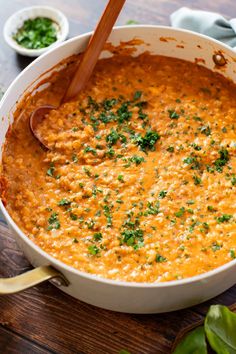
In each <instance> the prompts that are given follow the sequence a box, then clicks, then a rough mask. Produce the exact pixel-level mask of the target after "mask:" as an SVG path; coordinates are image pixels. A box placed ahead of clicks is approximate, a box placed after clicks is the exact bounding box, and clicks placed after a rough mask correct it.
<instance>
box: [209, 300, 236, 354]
mask: <svg viewBox="0 0 236 354" xmlns="http://www.w3.org/2000/svg"><path fill="white" fill-rule="evenodd" d="M204 328H205V332H206V336H207V339H208V342H209V343H210V345H211V347H212V349H214V350H215V351H216V353H217V354H235V353H236V314H235V313H233V312H232V311H230V310H229V309H228V308H227V307H226V306H223V305H212V306H211V307H210V309H209V311H208V313H207V315H206V319H205V322H204Z"/></svg>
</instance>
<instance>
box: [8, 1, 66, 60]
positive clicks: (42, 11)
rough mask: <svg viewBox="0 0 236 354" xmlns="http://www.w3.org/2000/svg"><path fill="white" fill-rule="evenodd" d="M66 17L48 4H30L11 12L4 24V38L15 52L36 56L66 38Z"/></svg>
mask: <svg viewBox="0 0 236 354" xmlns="http://www.w3.org/2000/svg"><path fill="white" fill-rule="evenodd" d="M68 32H69V24H68V20H67V18H66V17H65V16H64V15H63V14H62V13H61V12H60V11H58V10H56V9H53V8H52V7H48V6H32V7H28V8H25V9H23V10H21V11H19V12H16V13H15V14H13V15H12V16H11V17H10V18H9V19H8V20H7V22H6V24H5V26H4V38H5V41H6V42H7V44H8V45H9V46H10V47H12V48H13V49H14V50H15V51H16V52H17V53H19V54H22V55H26V56H32V57H36V56H39V55H40V54H42V53H44V52H45V51H46V50H48V49H49V48H51V47H52V46H54V45H55V44H56V43H59V42H62V41H64V40H65V39H66V37H67V35H68Z"/></svg>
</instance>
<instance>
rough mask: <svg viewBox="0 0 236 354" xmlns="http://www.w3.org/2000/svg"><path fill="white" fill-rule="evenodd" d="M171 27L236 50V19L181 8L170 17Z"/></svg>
mask: <svg viewBox="0 0 236 354" xmlns="http://www.w3.org/2000/svg"><path fill="white" fill-rule="evenodd" d="M170 21H171V25H172V26H173V27H176V28H184V29H187V30H191V31H194V32H198V33H202V34H205V35H207V36H209V37H212V38H215V39H217V40H219V41H221V42H223V43H225V44H227V45H229V46H230V47H233V48H235V49H236V19H231V20H227V19H226V18H225V17H223V16H222V15H220V14H217V13H214V12H208V11H201V10H191V9H189V8H187V7H181V8H180V9H179V10H177V11H175V12H173V13H172V14H171V16H170Z"/></svg>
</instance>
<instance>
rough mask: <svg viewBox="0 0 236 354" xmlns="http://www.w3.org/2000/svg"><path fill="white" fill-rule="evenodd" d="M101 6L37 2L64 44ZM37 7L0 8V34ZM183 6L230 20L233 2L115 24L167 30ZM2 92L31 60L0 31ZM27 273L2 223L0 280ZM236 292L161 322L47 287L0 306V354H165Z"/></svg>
mask: <svg viewBox="0 0 236 354" xmlns="http://www.w3.org/2000/svg"><path fill="white" fill-rule="evenodd" d="M105 3H106V0H96V1H94V0H68V1H65V0H41V1H40V4H45V5H51V6H56V7H57V8H59V9H60V10H62V11H63V12H64V13H65V14H66V15H67V16H68V18H69V21H70V37H72V36H75V35H77V34H80V33H83V32H85V31H90V30H92V29H93V28H94V25H95V23H96V21H97V20H98V18H99V16H100V14H101V12H102V10H103V7H104V5H105ZM38 4H39V2H38V0H12V1H5V0H0V6H1V11H0V29H2V27H3V24H4V22H5V20H6V19H7V17H8V16H9V15H10V14H11V13H13V12H14V11H16V10H18V9H21V8H22V7H24V6H29V5H38ZM181 6H190V7H194V8H197V9H204V10H210V11H215V12H220V13H222V14H223V15H225V16H229V17H230V16H232V14H233V13H236V2H235V1H234V0H218V1H215V2H213V1H208V2H206V1H203V0H196V1H193V0H158V1H157V0H127V3H126V5H125V8H124V10H123V12H122V14H121V15H120V17H119V19H118V21H117V24H119V25H122V24H125V23H126V22H127V21H128V20H130V19H132V20H136V21H138V22H140V23H149V24H163V25H168V24H169V15H170V14H171V13H172V12H173V11H175V10H177V9H178V8H179V7H181ZM0 43H1V51H0V88H3V89H4V90H5V89H6V88H7V87H8V85H9V84H10V82H11V81H12V80H13V79H14V78H15V77H16V75H17V74H18V73H19V72H20V71H21V70H22V69H23V68H24V67H25V66H26V65H28V64H29V63H30V62H31V59H29V58H24V57H21V56H18V55H16V54H15V53H14V52H13V51H12V50H11V49H10V48H9V47H7V45H6V44H5V43H4V42H3V38H2V30H0ZM29 268H30V265H29V263H28V261H27V260H26V259H25V258H24V256H23V254H22V252H21V251H20V250H19V248H18V247H17V245H16V242H15V240H14V238H13V237H12V235H11V233H10V231H9V230H8V228H7V227H6V225H5V224H4V222H2V221H1V220H0V276H2V277H8V276H13V275H16V274H19V273H22V272H23V271H25V270H27V269H29ZM235 298H236V286H235V287H233V288H231V289H230V290H228V291H227V292H225V293H224V294H221V295H220V296H218V297H216V298H215V299H213V300H211V301H208V302H206V303H204V304H202V305H198V306H195V307H193V308H191V309H186V310H183V311H177V312H173V313H169V314H168V313H166V314H159V315H128V314H119V313H113V312H110V311H106V310H102V309H98V308H95V307H93V306H90V305H87V304H85V303H82V302H80V301H77V300H75V299H73V298H72V297H70V296H67V295H65V294H63V293H62V292H60V291H59V290H57V289H56V288H54V287H53V285H51V284H50V283H46V284H43V285H41V286H38V287H35V288H33V289H29V290H28V291H25V292H24V293H21V294H16V295H12V296H5V297H1V298H0V353H4V354H5V353H7V354H8V353H17V354H18V353H20V354H21V353H22V354H25V353H26V354H28V353H29V354H34V353H35V354H38V353H40V354H41V353H62V354H67V353H68V354H69V353H77V354H83V353H84V354H90V353H91V354H92V353H96V354H110V353H111V354H113V353H114V354H115V353H118V352H119V350H121V349H127V350H129V351H130V352H131V353H132V354H151V353H153V354H154V353H155V354H158V353H160V354H161V353H163V354H167V353H169V352H170V348H171V344H172V343H173V341H174V338H175V336H176V334H177V333H178V331H179V330H180V329H181V328H184V327H185V326H186V325H188V324H191V323H193V322H194V321H196V320H199V319H202V318H203V316H204V315H205V313H206V311H207V309H208V307H209V306H210V304H213V303H222V304H226V305H231V304H232V303H234V302H235Z"/></svg>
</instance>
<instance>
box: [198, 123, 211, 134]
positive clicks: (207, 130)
mask: <svg viewBox="0 0 236 354" xmlns="http://www.w3.org/2000/svg"><path fill="white" fill-rule="evenodd" d="M199 130H200V132H201V133H202V134H204V135H206V136H209V135H211V129H210V127H209V126H208V125H203V126H202V127H201V128H199Z"/></svg>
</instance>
